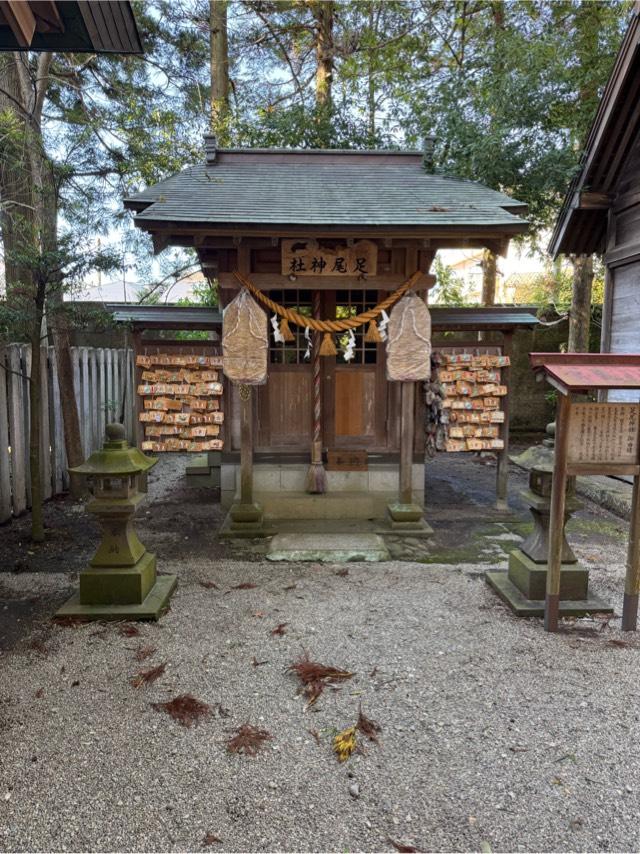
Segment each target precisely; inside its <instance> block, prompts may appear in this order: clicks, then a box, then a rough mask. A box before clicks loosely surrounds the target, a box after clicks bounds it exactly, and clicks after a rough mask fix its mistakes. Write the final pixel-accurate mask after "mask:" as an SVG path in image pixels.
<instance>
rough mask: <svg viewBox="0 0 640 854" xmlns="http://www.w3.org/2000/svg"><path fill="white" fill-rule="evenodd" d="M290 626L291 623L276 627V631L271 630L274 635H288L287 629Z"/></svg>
mask: <svg viewBox="0 0 640 854" xmlns="http://www.w3.org/2000/svg"><path fill="white" fill-rule="evenodd" d="M288 625H289V623H278V625H277V626H276V627H275V629H271V634H272V635H286V633H287V628H286V627H287V626H288Z"/></svg>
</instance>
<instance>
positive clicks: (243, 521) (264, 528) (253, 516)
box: [218, 502, 276, 539]
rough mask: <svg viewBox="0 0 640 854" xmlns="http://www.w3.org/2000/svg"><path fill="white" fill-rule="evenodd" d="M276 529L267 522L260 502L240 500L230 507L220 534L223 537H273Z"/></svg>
mask: <svg viewBox="0 0 640 854" xmlns="http://www.w3.org/2000/svg"><path fill="white" fill-rule="evenodd" d="M275 533H276V529H275V528H274V527H273V526H272V525H269V524H268V523H266V522H265V520H264V512H263V510H262V507H261V505H260V504H258V503H256V502H253V503H251V504H243V503H241V502H238V503H236V504H232V505H231V507H230V508H229V512H228V514H227V518H226V519H225V520H224V523H223V525H222V528H221V529H220V531H219V532H218V536H219V537H221V538H222V539H235V538H238V539H260V538H264V537H272V536H273V535H274V534H275Z"/></svg>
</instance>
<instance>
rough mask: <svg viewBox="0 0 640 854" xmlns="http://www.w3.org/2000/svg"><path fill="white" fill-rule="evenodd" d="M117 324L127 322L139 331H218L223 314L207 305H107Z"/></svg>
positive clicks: (106, 307)
mask: <svg viewBox="0 0 640 854" xmlns="http://www.w3.org/2000/svg"><path fill="white" fill-rule="evenodd" d="M105 309H106V310H107V311H108V312H111V314H112V315H113V319H114V321H115V322H116V323H129V324H131V326H133V327H134V328H136V327H137V328H140V329H189V330H197V329H203V330H204V329H219V328H220V327H221V326H222V312H220V311H218V310H217V309H215V308H208V307H206V306H181V305H135V304H134V305H132V304H130V303H107V304H106V305H105Z"/></svg>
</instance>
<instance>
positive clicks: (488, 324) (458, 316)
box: [429, 305, 540, 332]
mask: <svg viewBox="0 0 640 854" xmlns="http://www.w3.org/2000/svg"><path fill="white" fill-rule="evenodd" d="M429 314H430V315H431V327H432V329H433V331H434V332H457V331H465V330H466V331H468V330H478V331H490V330H496V331H507V330H510V329H533V328H534V327H535V326H537V325H538V324H539V322H540V321H539V320H538V318H537V317H536V309H535V307H534V306H526V305H513V306H487V307H483V306H469V307H461V308H449V307H448V306H437V305H433V306H432V305H430V306H429Z"/></svg>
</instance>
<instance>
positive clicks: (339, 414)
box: [256, 289, 397, 453]
mask: <svg viewBox="0 0 640 854" xmlns="http://www.w3.org/2000/svg"><path fill="white" fill-rule="evenodd" d="M270 296H271V297H272V299H274V300H275V301H277V302H279V303H281V304H282V305H285V306H288V307H295V308H297V310H298V311H300V312H301V313H303V314H311V303H312V291H311V290H287V291H284V292H283V291H273V292H271V293H270ZM380 298H381V297H380V292H379V291H374V290H371V291H365V290H361V289H353V290H343V291H325V292H324V293H323V295H322V312H321V313H322V317H323V318H327V317H332V318H333V317H336V318H338V319H344V318H347V317H351V316H354V315H356V314H359V313H360V312H362V311H365V310H367V309H369V308H372V307H373V306H374V305H376V303H377V302H378V301H379V299H380ZM366 329H367V327H366V326H364V327H359V328H358V329H356V330H354V335H355V347H354V351H353V353H354V358H353V359H352V360H351V361H350V362H346V361H345V360H344V351H345V349H346V347H347V342H348V337H349V336H348V333H343V334H338V335H335V336H334V340H335V343H336V348H337V350H338V353H337V355H336V356H323V357H322V359H321V363H320V364H321V374H320V376H321V392H322V416H323V417H322V442H323V446H324V447H325V448H329V449H332V450H333V449H335V450H340V449H344V450H355V449H366V450H371V451H385V450H392V449H393V448H394V447H396V446H397V436H396V433H397V425H396V420H397V419H396V418H395V417H394V416H393V413H394V412H395V410H396V407H395V406H394V403H393V398H394V392H395V391H396V389H395V386H396V385H397V384H389V383H387V381H386V378H385V363H384V352H385V350H384V344H374V343H368V342H365V340H364V336H365V332H366ZM291 332H292V333H293V335H294V336H295V340H294V341H292V342H287V343H283V344H276V343H275V342H274V341H273V336H272V335H271V336H270V338H271V341H270V348H269V362H270V364H269V379H268V381H267V384H266V385H265V386H260V387H259V388H258V396H257V413H256V418H257V423H256V428H257V442H256V450H257V451H261V452H265V451H273V452H275V453H283V452H287V451H289V452H292V453H299V452H300V451H304V452H305V453H306V452H308V450H309V446H310V442H311V438H312V429H313V426H312V425H313V375H312V366H311V359H309V358H307V357H306V352H307V341H306V339H305V337H304V330H301V329H299V328H298V327H296V326H295V325H294V324H291ZM390 414H391V416H392V417H391V418H390V417H389V415H390Z"/></svg>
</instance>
